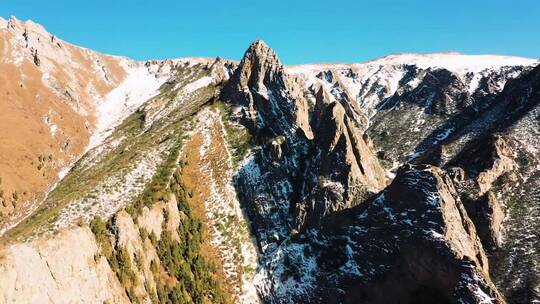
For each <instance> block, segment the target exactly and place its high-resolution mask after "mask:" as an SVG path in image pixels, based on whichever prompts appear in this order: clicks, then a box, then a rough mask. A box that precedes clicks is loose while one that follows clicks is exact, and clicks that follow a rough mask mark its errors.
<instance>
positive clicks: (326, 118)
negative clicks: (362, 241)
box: [221, 41, 386, 247]
mask: <svg viewBox="0 0 540 304" xmlns="http://www.w3.org/2000/svg"><path fill="white" fill-rule="evenodd" d="M305 93H306V92H305V91H304V89H303V87H302V81H301V80H300V78H298V77H291V76H289V75H287V73H286V72H285V70H284V68H283V66H282V65H281V63H280V62H279V60H278V59H277V56H276V54H275V53H274V51H272V50H271V49H270V48H269V47H268V46H267V45H266V44H264V42H262V41H256V42H254V43H253V44H252V45H251V46H250V47H249V48H248V50H247V51H246V54H245V55H244V58H243V59H242V61H241V62H240V64H239V65H238V68H237V69H236V71H235V72H234V74H233V76H232V77H231V79H230V80H229V82H228V83H227V84H226V86H225V88H224V90H223V93H222V96H221V98H222V99H224V100H226V101H227V102H228V103H230V104H232V105H234V106H235V107H236V109H234V110H233V113H232V118H233V119H236V120H237V121H240V122H242V123H243V124H244V125H245V126H246V127H248V128H249V129H250V130H251V131H252V136H253V137H254V141H255V142H257V143H260V144H261V146H262V149H261V150H260V151H258V153H256V154H255V155H254V156H253V157H252V159H250V161H249V163H247V164H245V166H244V167H243V168H241V169H240V172H239V174H238V176H237V179H236V184H237V189H238V191H239V192H240V193H244V194H246V195H245V196H244V197H242V198H241V199H242V200H244V202H243V204H244V205H245V206H246V207H247V209H248V212H249V213H250V216H251V218H252V220H253V223H254V225H255V230H256V231H259V232H257V233H256V235H257V236H258V238H259V241H260V244H261V247H265V246H267V245H268V244H269V243H277V242H280V241H281V240H283V239H284V238H286V237H288V235H289V234H290V233H291V232H294V233H296V232H298V231H302V230H304V229H306V228H307V227H308V226H313V225H316V224H318V223H319V221H320V220H321V219H322V218H324V217H325V216H327V215H329V214H331V213H333V212H337V211H340V210H343V209H346V208H351V207H352V206H354V205H355V202H360V201H362V199H363V198H366V197H368V196H369V195H372V194H374V193H376V192H377V191H379V190H381V189H382V188H383V187H384V186H385V185H386V176H385V175H386V173H385V172H384V170H383V169H382V167H381V166H380V164H379V163H378V159H377V158H376V157H375V156H374V152H373V146H372V144H371V140H370V139H369V137H368V136H367V135H366V134H364V130H365V128H366V127H367V118H366V117H365V115H363V114H360V113H359V112H358V111H357V110H356V109H355V108H354V106H353V105H352V103H350V102H349V101H348V100H347V101H343V100H341V99H339V100H335V99H333V100H331V99H329V98H330V97H329V96H328V95H327V96H326V97H325V93H324V91H323V89H322V88H321V90H320V91H319V94H318V96H317V101H316V105H315V109H314V111H313V112H312V113H311V114H308V104H307V100H306V99H305V98H304V95H305ZM343 98H346V92H343ZM254 172H259V173H262V174H263V175H262V176H254V175H255V174H254Z"/></svg>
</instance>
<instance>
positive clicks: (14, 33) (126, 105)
mask: <svg viewBox="0 0 540 304" xmlns="http://www.w3.org/2000/svg"><path fill="white" fill-rule="evenodd" d="M2 20H3V19H2ZM0 50H1V52H2V53H1V57H2V60H1V62H0V75H1V76H0V77H1V79H0V89H1V90H2V94H3V97H2V99H3V102H2V103H1V104H0V129H2V130H4V132H3V133H2V137H1V141H2V144H1V145H0V155H2V158H1V159H0V172H1V173H0V179H1V182H0V201H1V203H0V235H1V234H3V233H4V231H5V230H6V228H7V227H11V226H13V225H14V224H15V223H17V222H18V221H19V220H20V219H21V218H24V217H25V216H27V215H28V214H30V213H31V212H32V211H33V210H34V209H35V208H36V207H37V206H38V205H39V203H40V202H41V201H42V200H43V199H44V197H45V194H46V193H47V192H48V191H49V190H50V189H51V188H52V187H53V185H54V184H55V183H56V182H57V181H58V179H59V175H60V176H63V175H64V174H65V172H66V171H67V170H68V169H69V167H70V165H71V164H72V163H73V162H74V161H75V160H77V159H78V158H79V157H80V156H81V155H82V154H83V153H84V152H85V151H86V150H87V149H88V148H89V147H92V146H96V145H97V144H99V143H100V141H101V140H102V139H103V137H104V136H103V134H104V133H105V132H107V131H108V130H109V129H110V128H111V127H114V124H116V123H118V122H119V121H120V120H121V119H122V118H123V117H125V115H128V114H129V112H130V111H133V110H134V109H135V108H136V107H137V106H138V105H140V104H141V103H142V102H144V101H146V100H147V99H148V98H149V97H150V96H152V95H153V94H154V93H155V91H156V90H157V88H158V87H159V86H160V85H161V83H163V82H164V81H165V80H166V78H163V77H161V78H160V77H159V74H160V71H159V69H160V68H161V67H160V65H152V66H150V65H149V66H144V65H143V64H141V63H136V62H133V61H131V60H129V59H126V58H120V57H113V56H108V55H102V54H99V53H96V52H93V51H90V50H88V49H83V48H80V47H77V46H74V45H72V44H69V43H67V42H65V41H62V40H60V39H58V38H57V37H55V36H54V35H52V34H50V33H48V32H47V31H46V30H45V29H44V28H43V27H41V26H40V25H38V24H35V23H33V22H32V21H26V22H23V21H19V20H17V19H15V18H14V17H12V18H10V19H9V20H8V21H5V20H4V21H2V22H1V26H0ZM13 126H17V127H16V128H14V127H13ZM8 130H9V131H8ZM89 143H90V146H88V145H89Z"/></svg>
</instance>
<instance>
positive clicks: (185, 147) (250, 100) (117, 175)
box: [0, 18, 540, 303]
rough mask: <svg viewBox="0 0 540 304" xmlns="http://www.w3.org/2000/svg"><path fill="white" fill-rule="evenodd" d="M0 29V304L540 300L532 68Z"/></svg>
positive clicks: (483, 60)
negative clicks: (110, 46) (115, 51)
mask: <svg viewBox="0 0 540 304" xmlns="http://www.w3.org/2000/svg"><path fill="white" fill-rule="evenodd" d="M0 37H2V40H0V41H2V48H1V49H3V57H2V58H3V59H2V62H1V64H0V69H1V70H2V71H5V72H4V73H0V75H3V76H0V77H3V81H2V82H0V86H4V87H5V90H3V92H5V96H6V99H5V100H6V101H7V102H3V103H2V104H1V105H0V106H1V107H3V108H2V109H3V111H2V112H0V113H3V114H0V115H3V116H2V118H3V119H1V120H0V121H4V125H2V127H3V128H2V130H5V131H2V133H0V134H1V137H0V138H2V141H5V144H4V142H3V144H2V147H1V148H0V155H1V156H2V158H0V176H1V177H2V182H1V184H0V188H1V189H2V191H3V192H2V194H3V196H2V198H1V200H2V206H0V208H1V209H0V210H1V211H2V217H1V219H2V223H1V224H2V230H1V231H2V234H3V235H2V236H1V239H0V240H1V241H2V242H1V243H2V245H1V246H2V248H1V249H0V302H2V303H3V302H6V303H11V302H20V303H41V302H51V303H52V302H55V303H56V302H60V303H73V302H91V303H94V302H96V303H105V302H106V303H138V302H142V303H192V302H193V303H535V301H540V279H539V278H540V269H539V268H538V261H539V253H538V250H537V248H538V245H539V244H538V242H539V240H540V236H539V235H538V231H539V230H538V228H539V227H538V225H537V224H536V223H537V221H536V219H537V218H538V216H539V214H538V210H540V209H539V208H538V206H539V203H540V202H539V200H538V195H537V191H536V189H537V188H538V187H536V186H537V183H538V181H539V179H538V176H540V175H539V169H540V166H539V165H538V164H539V163H540V162H539V161H538V156H537V154H538V153H536V152H537V151H536V150H537V149H538V147H539V145H538V142H537V138H538V136H537V135H538V133H540V130H539V129H538V117H540V116H539V113H538V109H537V108H538V106H537V105H538V101H539V100H540V99H539V96H540V95H539V94H540V87H539V79H540V78H539V75H540V67H538V66H537V65H538V62H537V61H535V60H530V59H525V58H517V57H505V56H492V55H490V56H484V55H474V56H472V55H461V54H457V53H440V54H429V55H419V54H399V55H391V56H387V57H383V58H380V59H377V60H373V61H370V62H366V63H358V64H319V65H303V66H284V65H283V64H281V62H280V60H279V58H278V56H277V54H276V53H275V52H274V51H273V50H272V49H271V48H270V47H269V46H268V45H266V44H265V43H264V42H263V41H260V40H257V41H255V42H254V43H252V44H251V45H250V46H249V48H248V49H247V50H246V52H245V54H244V57H243V58H242V60H241V61H240V62H234V61H230V60H226V59H222V58H215V59H208V58H184V59H171V60H163V61H147V62H135V61H132V60H130V59H127V58H123V57H114V56H108V55H102V54H98V53H96V52H93V51H90V50H87V49H83V48H79V47H76V46H73V45H71V44H69V43H67V42H64V41H62V40H60V39H58V38H57V37H55V36H54V35H51V34H49V33H47V32H46V31H45V30H44V29H43V28H42V27H41V26H39V25H37V24H35V23H33V22H31V21H26V22H22V21H18V20H16V19H15V18H11V19H10V20H8V21H4V20H3V19H2V20H0ZM8 123H9V125H8ZM12 126H15V128H14V127H12ZM7 130H13V131H12V132H8V131H7ZM36 131H37V133H36Z"/></svg>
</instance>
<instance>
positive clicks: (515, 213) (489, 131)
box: [431, 67, 540, 303]
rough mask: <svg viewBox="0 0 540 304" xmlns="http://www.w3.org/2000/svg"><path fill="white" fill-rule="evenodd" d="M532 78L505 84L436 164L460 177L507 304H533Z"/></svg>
mask: <svg viewBox="0 0 540 304" xmlns="http://www.w3.org/2000/svg"><path fill="white" fill-rule="evenodd" d="M539 75H540V67H535V68H534V69H532V70H530V71H528V72H524V73H523V74H522V75H520V77H518V78H516V79H514V80H512V81H511V82H509V83H508V84H507V86H506V87H505V89H504V90H503V92H502V93H501V94H500V95H499V96H498V97H497V98H496V100H495V101H494V106H493V107H491V108H490V109H489V110H487V111H485V112H484V113H482V115H481V116H479V117H478V119H476V120H474V121H473V122H472V123H471V124H470V125H468V126H467V127H466V128H463V129H462V130H461V131H460V132H459V133H458V134H457V135H456V136H454V137H451V138H449V139H448V140H447V142H445V146H446V147H445V151H446V155H447V157H446V159H448V161H444V159H443V160H442V164H443V165H445V166H446V167H448V168H451V170H453V171H455V172H459V171H461V172H463V174H461V177H460V178H459V183H458V185H459V190H460V192H461V195H462V197H465V198H466V202H467V204H466V206H467V207H468V208H467V209H468V210H470V213H471V214H474V215H475V216H474V218H473V219H475V222H476V223H477V226H480V227H483V230H484V233H483V234H484V237H483V242H484V243H485V244H486V245H487V246H486V247H488V248H491V249H492V255H491V260H492V265H493V266H494V267H493V277H494V280H495V282H496V284H497V285H498V286H499V288H500V290H501V291H502V292H503V293H504V294H505V295H506V296H507V297H508V299H509V300H510V301H511V302H513V303H525V302H534V301H538V300H540V279H539V278H540V269H539V267H538V250H537V249H536V248H538V240H539V239H540V236H539V235H538V227H537V225H536V223H537V220H536V218H537V217H538V210H539V209H538V206H539V202H540V201H539V199H538V195H537V190H536V189H537V185H538V175H539V168H540V167H539V160H538V153H537V149H538V134H539V129H538V124H537V120H538V102H539V101H540V99H539V96H538V94H539V92H540V87H539V79H540V78H539ZM431 159H437V158H436V157H431ZM503 217H504V219H503Z"/></svg>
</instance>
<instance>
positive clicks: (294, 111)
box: [224, 40, 312, 138]
mask: <svg viewBox="0 0 540 304" xmlns="http://www.w3.org/2000/svg"><path fill="white" fill-rule="evenodd" d="M299 81H301V80H300V79H299V78H293V77H288V76H287V75H286V74H285V71H284V68H283V65H282V64H281V62H280V61H279V59H278V57H277V55H276V53H275V52H274V51H273V50H272V49H271V48H269V47H268V46H267V45H266V43H264V42H263V41H261V40H257V41H255V42H254V43H253V44H251V46H250V47H249V48H248V50H247V51H246V53H245V55H244V57H243V58H242V61H241V62H240V64H239V66H238V68H237V69H236V71H235V72H234V74H233V75H232V77H231V81H230V82H229V85H228V87H226V88H225V90H224V92H225V94H224V98H225V99H226V100H231V101H232V102H233V103H236V104H238V105H241V106H242V107H243V108H242V117H241V118H242V119H243V121H244V122H248V124H249V125H250V126H252V127H253V128H254V130H256V131H257V132H263V133H264V132H270V133H273V134H272V135H274V136H275V135H276V134H277V135H279V134H283V133H284V134H291V132H293V133H294V132H295V130H297V129H299V130H301V131H302V133H303V135H304V136H305V137H306V138H311V137H312V134H311V129H310V126H309V120H308V105H307V101H306V100H305V99H304V98H303V96H302V92H303V87H302V86H301V85H299V83H298V82H299Z"/></svg>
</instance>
